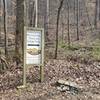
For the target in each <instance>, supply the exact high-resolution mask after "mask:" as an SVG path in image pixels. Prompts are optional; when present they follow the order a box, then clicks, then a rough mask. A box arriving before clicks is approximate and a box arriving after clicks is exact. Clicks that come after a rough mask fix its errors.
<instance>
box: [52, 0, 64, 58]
mask: <svg viewBox="0 0 100 100" xmlns="http://www.w3.org/2000/svg"><path fill="white" fill-rule="evenodd" d="M63 1H64V0H61V1H60V6H59V8H58V13H57V24H56V25H57V26H56V48H55V57H54V58H55V59H56V58H57V54H58V29H59V19H60V13H61V9H62V6H63Z"/></svg>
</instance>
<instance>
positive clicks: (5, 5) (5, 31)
mask: <svg viewBox="0 0 100 100" xmlns="http://www.w3.org/2000/svg"><path fill="white" fill-rule="evenodd" d="M3 6H4V11H3V12H4V33H5V56H8V50H7V48H8V36H7V4H6V1H5V0H3Z"/></svg>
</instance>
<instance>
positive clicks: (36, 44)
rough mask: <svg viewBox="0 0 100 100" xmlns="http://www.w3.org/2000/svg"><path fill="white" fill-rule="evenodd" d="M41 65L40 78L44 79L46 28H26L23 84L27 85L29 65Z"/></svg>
mask: <svg viewBox="0 0 100 100" xmlns="http://www.w3.org/2000/svg"><path fill="white" fill-rule="evenodd" d="M33 65H36V66H39V67H40V80H41V81H43V74H44V73H43V66H44V29H43V28H32V27H25V28H24V64H23V66H24V68H23V73H24V74H23V85H24V86H25V85H26V69H27V67H28V66H33Z"/></svg>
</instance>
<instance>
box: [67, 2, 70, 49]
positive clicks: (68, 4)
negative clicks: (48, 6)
mask: <svg viewBox="0 0 100 100" xmlns="http://www.w3.org/2000/svg"><path fill="white" fill-rule="evenodd" d="M67 6H68V47H69V48H70V18H69V14H70V2H68V3H67Z"/></svg>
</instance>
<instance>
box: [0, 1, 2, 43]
mask: <svg viewBox="0 0 100 100" xmlns="http://www.w3.org/2000/svg"><path fill="white" fill-rule="evenodd" d="M1 4H2V2H1V0H0V10H1ZM1 28H2V18H1V16H0V43H1V32H2V30H1Z"/></svg>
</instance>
